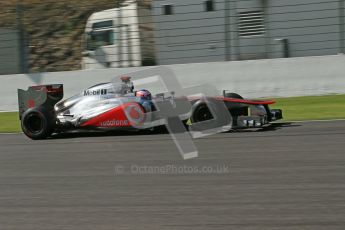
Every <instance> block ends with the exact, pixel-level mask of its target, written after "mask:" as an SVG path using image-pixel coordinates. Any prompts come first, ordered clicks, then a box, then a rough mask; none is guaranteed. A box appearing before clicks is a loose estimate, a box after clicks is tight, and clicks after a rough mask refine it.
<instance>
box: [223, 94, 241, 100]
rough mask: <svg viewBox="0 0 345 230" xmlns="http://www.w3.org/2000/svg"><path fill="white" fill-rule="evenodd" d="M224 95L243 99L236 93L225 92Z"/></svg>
mask: <svg viewBox="0 0 345 230" xmlns="http://www.w3.org/2000/svg"><path fill="white" fill-rule="evenodd" d="M224 96H225V97H230V98H236V99H243V97H242V96H241V95H239V94H237V93H226V94H225V95H224Z"/></svg>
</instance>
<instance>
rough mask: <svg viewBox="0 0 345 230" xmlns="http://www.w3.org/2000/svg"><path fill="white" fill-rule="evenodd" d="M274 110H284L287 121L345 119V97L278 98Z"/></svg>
mask: <svg viewBox="0 0 345 230" xmlns="http://www.w3.org/2000/svg"><path fill="white" fill-rule="evenodd" d="M275 100H276V101H277V103H276V104H274V105H273V106H271V107H272V108H280V109H282V110H283V116H284V120H285V121H302V120H327V119H342V118H345V95H327V96H310V97H309V96H308V97H289V98H277V99H275Z"/></svg>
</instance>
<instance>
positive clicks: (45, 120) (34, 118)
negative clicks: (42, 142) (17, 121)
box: [21, 107, 55, 140]
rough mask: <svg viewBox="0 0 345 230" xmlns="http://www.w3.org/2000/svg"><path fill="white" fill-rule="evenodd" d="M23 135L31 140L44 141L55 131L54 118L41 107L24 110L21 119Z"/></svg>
mask: <svg viewBox="0 0 345 230" xmlns="http://www.w3.org/2000/svg"><path fill="white" fill-rule="evenodd" d="M21 126H22V130H23V132H24V134H25V135H26V136H27V137H29V138H31V139H33V140H39V139H46V138H47V137H49V136H50V135H51V134H52V133H53V131H54V129H55V117H54V116H53V114H52V113H51V112H49V111H48V110H47V109H45V108H43V107H38V108H31V109H28V110H26V111H25V112H24V113H23V115H22V119H21Z"/></svg>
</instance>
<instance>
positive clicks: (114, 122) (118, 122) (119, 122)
mask: <svg viewBox="0 0 345 230" xmlns="http://www.w3.org/2000/svg"><path fill="white" fill-rule="evenodd" d="M128 125H129V122H128V121H127V120H109V121H103V122H101V123H100V126H102V127H112V126H128Z"/></svg>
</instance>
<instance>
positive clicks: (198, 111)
mask: <svg viewBox="0 0 345 230" xmlns="http://www.w3.org/2000/svg"><path fill="white" fill-rule="evenodd" d="M211 119H213V116H212V113H211V111H210V109H209V108H208V107H207V104H206V103H198V104H197V105H196V106H195V108H194V110H193V113H192V116H191V121H192V123H196V122H201V121H207V120H211Z"/></svg>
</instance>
